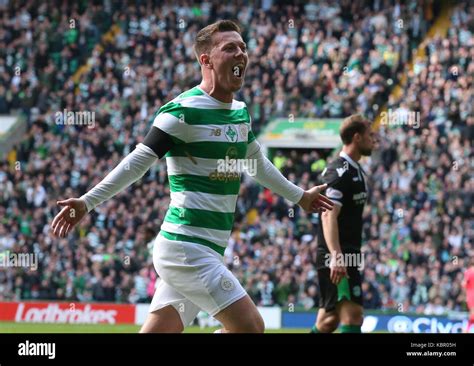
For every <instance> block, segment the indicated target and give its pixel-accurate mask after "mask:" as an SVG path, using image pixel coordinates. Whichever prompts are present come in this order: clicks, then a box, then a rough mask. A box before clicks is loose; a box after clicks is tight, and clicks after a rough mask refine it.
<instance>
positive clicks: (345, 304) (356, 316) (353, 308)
mask: <svg viewBox="0 0 474 366" xmlns="http://www.w3.org/2000/svg"><path fill="white" fill-rule="evenodd" d="M337 312H338V313H339V317H340V320H341V324H351V325H362V322H363V320H364V308H363V307H362V306H361V305H360V304H357V303H355V302H353V301H349V300H343V301H341V302H339V303H338V304H337Z"/></svg>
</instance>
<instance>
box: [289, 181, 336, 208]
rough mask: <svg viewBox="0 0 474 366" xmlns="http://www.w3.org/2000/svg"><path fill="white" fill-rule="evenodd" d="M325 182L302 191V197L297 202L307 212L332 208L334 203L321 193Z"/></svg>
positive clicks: (325, 185)
mask: <svg viewBox="0 0 474 366" xmlns="http://www.w3.org/2000/svg"><path fill="white" fill-rule="evenodd" d="M327 186H328V185H327V184H322V185H320V186H316V187H313V188H311V189H308V190H307V191H305V192H304V193H303V197H301V200H300V201H299V202H298V204H299V205H300V206H301V208H303V210H305V211H307V212H316V211H322V212H324V211H326V210H332V208H333V206H334V203H333V202H332V201H331V200H330V199H329V198H327V197H326V196H323V195H322V194H321V192H322V191H324V190H325V189H326V188H327Z"/></svg>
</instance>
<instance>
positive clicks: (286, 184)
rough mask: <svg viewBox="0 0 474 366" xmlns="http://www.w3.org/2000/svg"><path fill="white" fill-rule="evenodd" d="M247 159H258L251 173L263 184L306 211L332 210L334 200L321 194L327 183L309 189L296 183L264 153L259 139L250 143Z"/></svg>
mask: <svg viewBox="0 0 474 366" xmlns="http://www.w3.org/2000/svg"><path fill="white" fill-rule="evenodd" d="M247 159H255V160H256V171H255V174H253V175H251V174H249V175H250V176H251V177H252V178H254V179H255V180H256V181H257V182H258V183H259V184H261V185H262V186H264V187H266V188H268V189H270V190H271V191H273V192H275V193H276V194H279V195H280V196H282V197H284V198H286V199H287V200H289V201H291V202H293V203H297V204H298V205H300V206H301V207H302V208H303V209H304V210H305V211H308V212H315V211H317V210H322V211H325V210H332V207H333V206H334V204H333V202H332V201H331V200H330V199H328V198H327V197H325V196H323V195H322V194H321V192H322V191H324V190H325V189H326V187H327V186H326V185H325V184H323V185H321V186H316V187H313V188H311V189H309V190H307V191H304V190H303V189H302V188H300V187H298V186H296V185H294V184H293V183H291V182H290V181H289V180H288V179H286V178H285V177H284V176H283V174H281V173H280V171H279V170H278V169H277V168H276V167H275V166H274V165H273V164H272V163H271V162H270V160H268V159H267V157H266V156H265V155H264V154H263V153H262V151H261V148H260V144H259V143H258V142H257V140H254V141H253V142H251V143H250V144H249V145H248V152H247ZM247 173H248V171H247Z"/></svg>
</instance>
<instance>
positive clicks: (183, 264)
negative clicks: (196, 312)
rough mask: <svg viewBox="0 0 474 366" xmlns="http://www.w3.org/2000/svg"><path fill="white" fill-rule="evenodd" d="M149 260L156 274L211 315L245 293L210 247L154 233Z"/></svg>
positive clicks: (221, 259)
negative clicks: (173, 239)
mask: <svg viewBox="0 0 474 366" xmlns="http://www.w3.org/2000/svg"><path fill="white" fill-rule="evenodd" d="M158 238H159V239H158V240H156V241H155V247H154V250H153V262H154V265H155V269H156V270H157V272H158V273H159V275H160V276H161V277H162V278H163V280H164V281H166V283H167V284H169V285H170V286H171V287H172V288H173V289H175V290H176V291H177V292H179V293H180V294H182V295H183V296H185V298H186V299H188V300H189V301H191V302H192V303H193V304H195V305H196V306H198V307H199V308H201V309H202V310H204V311H206V312H207V313H208V314H209V315H211V316H215V315H216V314H218V313H219V312H221V311H222V310H224V309H225V308H227V307H228V306H230V305H231V304H233V303H235V302H236V301H238V300H240V299H242V298H243V297H245V296H246V295H247V293H246V292H245V290H244V289H243V287H242V285H241V284H240V283H239V281H238V280H237V279H236V278H235V276H234V275H233V274H232V272H230V271H229V269H228V268H227V267H226V266H225V265H224V262H223V257H222V255H220V254H219V253H217V252H216V251H214V250H213V249H211V248H209V247H207V246H204V245H201V244H195V243H188V242H181V241H172V240H167V239H166V238H163V237H161V236H158Z"/></svg>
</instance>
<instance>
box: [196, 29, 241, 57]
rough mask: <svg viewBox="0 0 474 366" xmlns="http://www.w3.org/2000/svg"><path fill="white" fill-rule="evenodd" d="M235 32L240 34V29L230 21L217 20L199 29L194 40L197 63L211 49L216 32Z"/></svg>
mask: <svg viewBox="0 0 474 366" xmlns="http://www.w3.org/2000/svg"><path fill="white" fill-rule="evenodd" d="M232 31H235V32H237V33H239V34H240V35H242V34H241V31H240V27H239V26H238V25H237V23H236V22H234V21H232V20H219V21H217V22H215V23H212V24H209V25H208V26H206V27H204V28H203V29H201V30H200V31H199V32H198V34H197V35H196V39H195V40H194V53H195V55H196V58H197V59H198V62H199V63H201V62H200V61H199V57H200V56H201V55H202V54H203V53H205V52H209V51H210V50H211V48H212V35H213V34H214V33H218V32H232Z"/></svg>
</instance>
